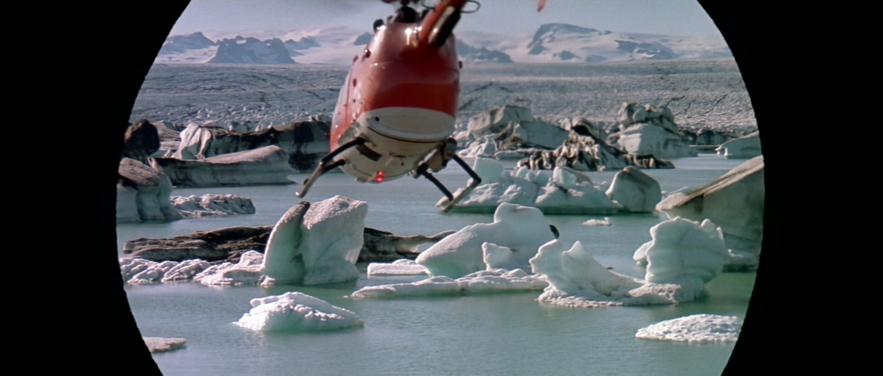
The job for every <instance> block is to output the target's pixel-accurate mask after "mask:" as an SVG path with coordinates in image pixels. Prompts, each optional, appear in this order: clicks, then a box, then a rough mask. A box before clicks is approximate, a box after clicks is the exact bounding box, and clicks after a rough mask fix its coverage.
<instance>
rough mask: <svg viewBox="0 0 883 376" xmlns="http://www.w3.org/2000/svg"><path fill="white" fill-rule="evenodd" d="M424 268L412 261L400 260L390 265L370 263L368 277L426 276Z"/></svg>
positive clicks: (426, 270)
mask: <svg viewBox="0 0 883 376" xmlns="http://www.w3.org/2000/svg"><path fill="white" fill-rule="evenodd" d="M428 273H429V270H428V269H426V267H425V266H423V265H420V264H418V263H417V262H415V261H413V260H407V259H401V260H396V261H393V262H392V263H382V262H372V263H370V264H368V275H369V276H372V275H417V274H428Z"/></svg>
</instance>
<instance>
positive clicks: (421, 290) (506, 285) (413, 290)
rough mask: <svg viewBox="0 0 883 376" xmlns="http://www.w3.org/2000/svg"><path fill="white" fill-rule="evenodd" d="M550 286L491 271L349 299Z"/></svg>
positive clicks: (375, 289) (366, 290)
mask: <svg viewBox="0 0 883 376" xmlns="http://www.w3.org/2000/svg"><path fill="white" fill-rule="evenodd" d="M548 285H549V283H548V282H546V279H545V278H543V277H542V276H539V275H536V274H527V273H525V272H524V270H521V269H514V270H504V269H493V270H483V271H479V272H475V273H471V274H467V275H465V276H463V277H460V278H456V279H454V278H450V277H445V276H437V277H431V278H427V279H424V280H421V281H417V282H413V283H394V284H388V285H379V286H367V287H363V288H361V289H359V290H358V291H356V292H354V293H352V295H350V297H352V298H359V299H364V298H397V297H405V296H435V295H463V294H475V293H491V292H510V291H539V290H542V289H543V288H545V287H546V286H548Z"/></svg>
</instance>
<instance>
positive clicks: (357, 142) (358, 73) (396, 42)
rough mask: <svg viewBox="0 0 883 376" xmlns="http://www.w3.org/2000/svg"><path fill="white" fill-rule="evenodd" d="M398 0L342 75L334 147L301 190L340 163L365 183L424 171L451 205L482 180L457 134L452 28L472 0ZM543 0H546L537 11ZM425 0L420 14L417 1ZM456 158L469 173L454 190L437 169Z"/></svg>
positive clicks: (332, 136) (332, 138)
mask: <svg viewBox="0 0 883 376" xmlns="http://www.w3.org/2000/svg"><path fill="white" fill-rule="evenodd" d="M382 1H383V2H385V3H393V2H399V3H400V6H399V8H398V9H397V10H396V12H395V15H393V16H390V17H388V18H387V22H384V21H383V20H381V19H378V20H376V21H375V22H374V36H373V38H372V39H371V41H370V42H369V43H368V45H367V46H366V47H365V49H364V50H363V51H362V53H361V54H359V55H356V56H355V57H354V58H353V63H352V64H353V65H352V67H351V68H350V71H349V73H348V74H347V76H346V79H345V80H344V83H343V87H342V88H341V90H340V94H339V96H338V99H337V104H336V105H335V110H334V114H333V116H332V120H331V131H330V133H329V138H330V150H331V152H330V153H329V154H328V155H326V156H324V157H322V158H321V159H320V160H319V165H318V166H317V167H316V169H315V171H314V172H313V173H312V174H311V175H310V177H309V178H307V179H306V180H305V181H304V183H303V188H302V189H301V191H300V192H297V196H298V197H304V196H305V195H306V194H307V192H308V191H309V189H310V187H312V185H313V183H315V182H316V180H317V179H318V178H319V177H320V176H322V175H323V174H325V173H326V172H328V171H330V170H332V169H334V168H338V167H339V168H340V169H341V170H342V171H343V172H345V173H346V174H348V175H350V176H353V177H355V179H356V180H357V181H359V182H362V183H366V182H368V183H382V182H386V181H390V180H393V179H396V178H400V177H402V176H405V175H410V176H412V177H414V178H418V177H420V176H423V177H425V178H426V179H427V180H429V181H430V182H432V183H433V184H434V185H435V186H436V187H437V188H438V189H439V190H440V191H441V192H442V193H443V194H444V195H445V197H444V198H442V200H441V201H439V203H438V204H437V206H439V207H442V211H443V212H447V211H448V210H450V208H451V207H453V206H454V205H456V203H457V202H459V201H460V200H462V199H463V197H465V196H466V195H468V194H469V193H470V192H471V191H472V190H473V189H474V188H475V187H476V186H478V185H479V184H481V178H480V177H479V176H478V174H476V173H475V171H474V170H473V169H472V168H471V167H470V166H469V165H468V164H466V162H464V161H463V159H461V158H460V157H459V156H458V155H457V153H456V149H457V142H456V140H454V138H453V137H452V135H453V133H454V128H455V121H456V116H457V100H458V96H459V92H460V84H459V79H460V69H461V68H462V67H463V63H462V61H460V60H459V57H458V55H457V49H456V45H455V37H454V35H453V29H454V27H455V26H456V25H457V23H458V22H459V20H460V17H461V15H462V14H464V13H472V12H475V11H477V10H478V8H476V9H474V10H472V11H464V7H465V6H466V4H467V3H474V4H476V5H478V7H479V8H480V4H478V2H477V1H475V0H440V1H439V2H438V3H437V4H436V5H435V6H434V7H427V6H425V5H424V4H423V2H424V1H423V0H382ZM544 3H545V0H541V1H540V5H539V7H538V11H539V10H541V9H542V6H543V5H544ZM412 4H413V5H418V4H420V5H423V6H424V8H425V9H424V11H423V12H422V13H418V12H417V10H415V9H414V8H412V7H411V5H412ZM451 160H454V161H455V162H456V163H457V164H458V165H460V166H461V167H462V168H463V169H464V170H465V171H466V173H467V174H468V175H469V177H470V180H469V182H468V183H467V185H466V187H465V188H464V189H462V190H459V191H457V193H456V195H455V194H452V193H451V191H450V190H448V188H446V187H445V186H444V185H443V184H442V183H441V182H440V181H439V180H438V179H437V178H436V177H435V176H433V175H432V173H433V172H438V171H440V170H442V169H443V168H445V167H446V166H447V164H448V162H450V161H451Z"/></svg>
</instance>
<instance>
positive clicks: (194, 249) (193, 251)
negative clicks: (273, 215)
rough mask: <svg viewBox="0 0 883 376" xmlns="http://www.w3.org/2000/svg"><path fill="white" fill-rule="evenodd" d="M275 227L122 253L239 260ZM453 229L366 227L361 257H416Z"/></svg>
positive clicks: (139, 242) (230, 230) (138, 245)
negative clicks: (403, 232) (400, 231)
mask: <svg viewBox="0 0 883 376" xmlns="http://www.w3.org/2000/svg"><path fill="white" fill-rule="evenodd" d="M272 229H273V226H254V227H250V226H236V227H226V228H221V229H217V230H211V231H197V232H194V233H191V234H186V235H178V236H174V237H171V238H165V239H147V238H139V239H132V240H129V241H126V243H125V244H124V245H123V255H125V257H138V258H143V259H147V260H151V261H156V262H162V261H183V260H190V259H202V260H207V261H222V260H226V261H229V262H233V263H237V262H239V257H240V255H241V254H242V253H244V252H246V251H249V250H255V251H258V252H261V253H263V252H264V249H265V248H266V246H267V240H268V239H269V237H270V231H271V230H272ZM451 233H453V231H444V232H440V233H438V234H435V235H432V236H426V235H420V234H417V235H409V236H399V235H394V234H393V233H391V232H388V231H383V230H377V229H373V228H370V227H365V229H364V242H363V243H362V249H361V251H360V252H359V257H358V261H359V262H375V261H376V262H380V261H392V260H398V259H402V258H407V259H415V258H416V257H417V255H419V253H418V252H417V246H419V245H422V244H434V243H435V242H437V241H439V240H441V239H443V238H444V237H446V236H448V235H450V234H451Z"/></svg>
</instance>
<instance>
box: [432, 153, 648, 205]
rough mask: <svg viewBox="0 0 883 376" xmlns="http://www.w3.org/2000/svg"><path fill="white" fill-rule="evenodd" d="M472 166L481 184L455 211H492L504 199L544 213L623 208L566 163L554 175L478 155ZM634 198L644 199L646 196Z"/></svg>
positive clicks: (637, 199) (640, 200)
mask: <svg viewBox="0 0 883 376" xmlns="http://www.w3.org/2000/svg"><path fill="white" fill-rule="evenodd" d="M473 170H475V171H476V173H477V174H478V175H479V176H480V177H481V179H482V184H480V185H478V186H477V187H475V189H473V190H472V192H470V193H469V194H468V195H466V197H464V198H463V199H462V200H461V201H460V202H459V203H457V205H455V206H454V207H453V208H451V211H452V212H477V213H490V212H493V211H494V210H495V209H496V208H497V206H498V205H500V204H503V203H509V204H517V205H524V206H533V207H535V208H537V209H540V210H541V211H542V212H543V213H545V214H600V215H606V214H614V213H617V212H618V211H620V209H621V208H622V206H621V205H619V204H617V203H615V202H613V201H611V200H610V198H609V197H608V195H607V194H605V193H604V192H602V191H601V190H600V189H598V187H596V186H595V185H594V184H593V183H592V181H591V180H590V179H589V178H588V177H587V176H585V175H583V174H581V173H578V172H576V171H573V170H571V169H569V168H566V167H556V168H555V169H554V170H553V171H552V174H551V176H550V175H549V174H548V173H547V172H543V171H532V170H530V169H529V168H527V167H521V168H519V169H517V170H515V171H513V172H510V171H504V170H503V167H502V165H501V164H500V162H498V161H496V160H493V159H489V158H476V159H475V162H474V165H473ZM651 180H652V179H651ZM458 193H459V191H458ZM455 195H456V194H455ZM623 195H625V194H623ZM443 200H446V199H443ZM632 201H639V202H643V201H644V198H643V197H639V198H634V199H632ZM654 204H655V203H654Z"/></svg>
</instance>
